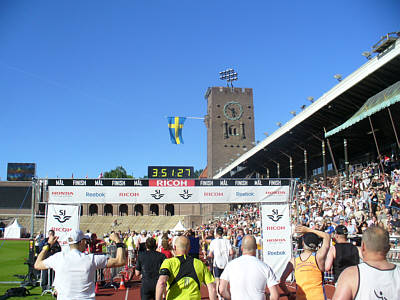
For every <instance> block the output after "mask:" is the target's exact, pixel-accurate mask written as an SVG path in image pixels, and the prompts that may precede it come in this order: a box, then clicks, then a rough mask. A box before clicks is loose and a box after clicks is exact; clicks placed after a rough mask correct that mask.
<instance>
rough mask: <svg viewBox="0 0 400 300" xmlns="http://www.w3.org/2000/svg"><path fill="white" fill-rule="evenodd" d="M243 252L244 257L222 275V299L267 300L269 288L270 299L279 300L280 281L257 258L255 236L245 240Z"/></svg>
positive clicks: (227, 268) (228, 266) (247, 237)
mask: <svg viewBox="0 0 400 300" xmlns="http://www.w3.org/2000/svg"><path fill="white" fill-rule="evenodd" d="M242 250H243V255H242V256H240V257H239V258H236V259H234V260H232V261H231V262H229V263H228V265H227V266H226V267H225V270H224V272H223V273H222V275H221V278H220V285H219V292H220V294H221V295H222V297H223V298H224V299H232V300H242V299H251V300H265V288H266V287H267V286H268V289H269V291H270V298H269V299H270V300H278V299H279V291H278V280H277V279H276V276H275V273H274V272H273V271H272V269H271V267H269V266H268V265H267V264H265V263H264V262H262V261H261V260H259V259H257V258H256V257H255V256H256V250H257V245H256V240H255V239H254V237H253V236H251V235H246V236H245V237H244V238H243V241H242ZM228 283H229V286H228Z"/></svg>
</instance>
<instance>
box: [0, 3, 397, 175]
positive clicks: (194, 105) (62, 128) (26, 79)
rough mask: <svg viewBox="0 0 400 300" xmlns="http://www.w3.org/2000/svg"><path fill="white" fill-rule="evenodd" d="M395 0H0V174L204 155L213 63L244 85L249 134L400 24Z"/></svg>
mask: <svg viewBox="0 0 400 300" xmlns="http://www.w3.org/2000/svg"><path fill="white" fill-rule="evenodd" d="M399 20H400V2H399V1H396V0H387V1H379V0H375V1H372V0H364V1H358V0H353V1H348V0H347V1H346V0H337V1H264V0H259V1H258V0H257V1H256V0H254V1H251V0H249V1H226V0H218V1H215V0H212V1H211V0H203V1H194V0H159V1H152V0H146V1H133V0H129V1H100V0H96V1H30V0H25V1H14V0H2V1H0V45H1V46H0V127H1V130H0V135H1V139H0V140H1V143H0V177H1V179H2V180H5V178H6V171H7V163H8V162H35V163H37V173H38V176H39V177H46V176H48V177H57V176H59V177H71V174H72V173H73V174H74V176H75V177H85V176H86V175H88V176H89V177H97V176H98V175H99V174H100V173H101V172H104V171H107V170H110V169H112V168H115V167H116V166H118V165H122V166H123V167H125V168H126V170H127V171H128V173H129V174H132V175H133V176H135V177H142V176H144V175H147V166H149V165H189V166H194V167H195V169H200V168H204V167H205V166H206V161H207V157H206V156H207V152H206V127H205V126H204V124H203V122H202V121H201V120H187V121H186V123H185V127H184V129H183V137H184V141H185V144H183V145H173V144H171V143H170V140H169V135H168V128H167V120H166V118H165V117H166V116H175V115H179V116H200V117H202V116H204V115H205V114H206V100H205V99H204V94H205V92H206V90H207V87H209V86H223V85H224V83H223V82H222V81H220V80H219V79H218V72H219V71H221V70H224V69H225V68H227V67H233V68H235V69H236V70H237V71H238V73H239V81H238V82H237V83H236V86H239V87H251V88H253V89H254V108H255V128H256V139H257V140H262V139H263V138H264V137H265V136H264V134H263V133H264V132H269V133H272V132H273V131H274V130H276V128H277V127H276V122H282V123H283V122H286V121H287V120H289V119H290V118H291V115H290V113H289V111H291V110H296V111H299V110H300V106H301V105H303V104H308V103H307V102H308V101H307V100H306V98H307V97H308V96H313V97H315V98H318V97H319V96H321V95H322V94H323V93H325V92H326V91H328V90H329V89H330V88H332V87H333V86H334V85H335V84H336V83H337V82H336V80H335V79H334V78H333V75H334V74H336V73H340V74H343V75H344V76H346V75H348V74H350V73H351V72H353V71H354V70H356V69H358V68H359V67H360V66H361V65H362V64H364V63H365V62H366V59H365V57H363V56H361V53H362V52H363V51H365V50H369V49H370V48H371V46H372V45H373V44H374V43H376V42H377V41H378V40H379V38H380V36H382V35H384V34H386V33H388V32H392V31H397V30H399V29H400V26H399V23H400V22H399Z"/></svg>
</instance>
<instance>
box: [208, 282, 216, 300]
mask: <svg viewBox="0 0 400 300" xmlns="http://www.w3.org/2000/svg"><path fill="white" fill-rule="evenodd" d="M207 289H208V298H209V299H210V300H217V289H216V288H215V282H211V283H208V284H207Z"/></svg>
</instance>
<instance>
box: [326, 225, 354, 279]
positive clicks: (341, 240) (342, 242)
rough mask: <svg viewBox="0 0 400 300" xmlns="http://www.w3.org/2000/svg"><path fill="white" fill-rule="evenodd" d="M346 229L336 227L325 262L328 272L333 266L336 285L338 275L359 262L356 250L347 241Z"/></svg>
mask: <svg viewBox="0 0 400 300" xmlns="http://www.w3.org/2000/svg"><path fill="white" fill-rule="evenodd" d="M347 234H348V231H347V228H346V226H344V225H338V226H337V227H336V229H335V235H334V239H335V242H336V243H335V245H334V246H331V247H330V249H329V252H328V256H327V258H326V261H325V270H326V271H329V270H330V269H331V268H332V266H333V276H334V282H335V283H336V282H337V280H338V278H339V275H340V274H341V273H342V272H343V270H344V269H346V268H347V267H350V266H355V265H357V264H358V263H359V262H360V257H359V255H358V249H357V247H356V246H354V245H353V244H352V243H350V242H349V241H348V239H347Z"/></svg>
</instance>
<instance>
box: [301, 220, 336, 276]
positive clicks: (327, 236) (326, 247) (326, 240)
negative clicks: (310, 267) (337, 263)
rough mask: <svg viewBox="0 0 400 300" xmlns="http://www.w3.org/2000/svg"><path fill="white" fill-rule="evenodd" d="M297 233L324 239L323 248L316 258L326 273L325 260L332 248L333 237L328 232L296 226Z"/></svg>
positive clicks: (320, 267)
mask: <svg viewBox="0 0 400 300" xmlns="http://www.w3.org/2000/svg"><path fill="white" fill-rule="evenodd" d="M296 232H297V233H306V232H311V233H314V234H316V235H317V236H319V237H320V238H322V246H321V248H320V249H319V250H318V251H317V254H316V256H315V258H316V260H317V264H318V267H319V269H320V270H321V271H322V272H324V271H325V260H326V255H327V254H328V251H329V247H330V242H331V236H330V234H328V233H326V232H322V231H319V230H315V229H311V228H308V227H305V226H301V225H300V226H296Z"/></svg>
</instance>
